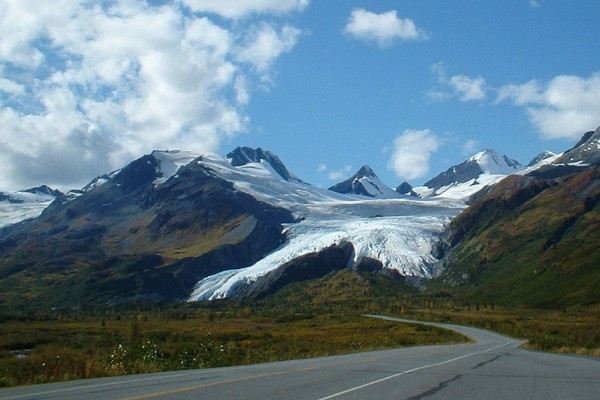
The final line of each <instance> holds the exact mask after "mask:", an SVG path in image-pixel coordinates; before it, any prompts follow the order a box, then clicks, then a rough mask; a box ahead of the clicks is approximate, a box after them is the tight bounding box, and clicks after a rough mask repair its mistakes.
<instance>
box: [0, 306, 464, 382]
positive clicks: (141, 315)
mask: <svg viewBox="0 0 600 400" xmlns="http://www.w3.org/2000/svg"><path fill="white" fill-rule="evenodd" d="M301 309H302V310H303V311H302V312H297V309H296V307H292V306H291V305H290V304H288V305H286V306H278V307H271V306H265V305H262V306H260V307H251V306H250V305H244V304H237V303H224V304H220V305H215V304H210V305H209V304H192V305H189V304H183V305H177V306H173V307H169V308H154V309H148V310H135V311H134V310H130V311H121V312H117V311H114V310H113V311H105V312H103V313H94V312H86V313H83V312H77V313H71V314H68V315H67V314H59V313H54V314H52V315H42V314H37V315H29V316H27V317H26V319H23V320H15V319H14V316H13V319H5V320H4V321H3V322H2V324H0V386H11V385H21V384H31V383H44V382H54V381H61V380H68V379H79V378H92V377H101V376H113V375H124V374H135V373H146V372H157V371H165V370H182V369H190V368H208V367H221V366H230V365H243V364H251V363H259V362H268V361H279V360H286V359H295V358H306V357H316V356H327V355H335V354H343V353H350V352H357V351H368V350H375V349H383V348H394V347H402V346H412V345H422V344H434V343H449V342H460V341H463V340H465V338H464V337H462V336H460V335H458V334H455V333H453V332H450V331H446V330H442V329H437V328H432V327H426V326H421V325H411V324H400V323H396V322H389V321H382V320H376V319H372V318H365V317H362V316H361V315H359V313H358V312H352V313H345V314H342V313H339V311H340V310H336V312H332V313H326V314H315V313H311V312H308V310H309V309H310V305H305V306H304V307H301ZM23 318H25V317H23Z"/></svg>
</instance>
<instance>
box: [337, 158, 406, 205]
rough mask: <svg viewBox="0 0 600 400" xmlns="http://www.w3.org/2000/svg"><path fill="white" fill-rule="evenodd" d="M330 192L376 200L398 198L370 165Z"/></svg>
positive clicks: (364, 166)
mask: <svg viewBox="0 0 600 400" xmlns="http://www.w3.org/2000/svg"><path fill="white" fill-rule="evenodd" d="M329 190H332V191H334V192H337V193H343V194H357V195H361V196H367V197H374V198H394V197H398V192H396V191H395V190H394V189H392V188H390V187H389V186H387V185H386V184H385V183H383V182H382V181H381V180H380V179H379V177H378V176H377V175H376V174H375V172H373V170H372V169H371V167H369V166H368V165H363V166H362V167H361V168H360V169H359V170H358V171H357V172H356V173H355V174H354V175H352V176H351V177H350V178H348V179H346V180H345V181H343V182H340V183H338V184H336V185H333V186H332V187H330V188H329Z"/></svg>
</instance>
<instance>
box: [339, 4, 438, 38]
mask: <svg viewBox="0 0 600 400" xmlns="http://www.w3.org/2000/svg"><path fill="white" fill-rule="evenodd" d="M344 32H345V33H347V34H348V35H350V36H353V37H355V38H357V39H359V40H363V41H366V42H374V43H376V44H377V45H378V46H380V47H387V46H390V45H391V44H392V43H393V42H394V41H396V40H407V41H408V40H423V39H427V34H426V33H425V32H424V31H423V30H421V29H419V28H417V26H416V25H415V23H414V22H413V21H412V20H411V19H410V18H401V17H399V16H398V13H397V12H396V11H395V10H392V11H388V12H384V13H381V14H377V13H374V12H371V11H367V10H365V9H363V8H355V9H354V10H352V12H351V14H350V17H349V18H348V22H347V24H346V27H345V28H344Z"/></svg>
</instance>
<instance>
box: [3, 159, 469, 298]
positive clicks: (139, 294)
mask: <svg viewBox="0 0 600 400" xmlns="http://www.w3.org/2000/svg"><path fill="white" fill-rule="evenodd" d="M269 154H270V153H268V152H264V151H261V150H260V149H256V150H254V151H248V149H239V150H237V151H236V150H234V151H233V152H232V153H230V157H222V156H219V155H217V154H211V153H205V154H195V153H192V152H185V151H175V150H170V151H154V152H152V153H151V154H148V155H145V156H143V157H141V158H140V159H138V160H135V161H133V162H132V163H130V164H129V165H127V166H125V167H123V168H121V169H119V170H117V171H115V172H113V173H111V174H107V175H105V176H103V177H101V178H100V179H95V180H94V181H93V183H92V184H90V185H88V186H87V187H86V188H84V189H85V190H81V191H80V192H79V193H78V194H77V195H76V196H66V197H65V198H63V200H62V201H58V202H54V203H52V204H51V205H50V206H48V207H47V208H46V209H45V210H44V212H43V213H42V214H41V215H40V216H39V217H38V218H36V219H34V220H31V221H25V222H22V223H19V224H15V225H11V226H9V227H6V228H4V229H2V230H0V259H2V260H3V263H2V265H1V266H0V293H2V300H3V301H2V305H3V306H4V307H16V308H18V307H25V306H28V307H49V306H57V307H62V306H67V307H72V306H75V305H78V304H81V305H88V304H99V305H103V304H114V303H119V302H131V301H135V302H139V301H161V300H188V299H189V300H201V299H217V298H223V297H241V296H246V295H252V296H258V295H261V294H264V293H269V292H270V291H272V290H273V288H276V287H278V285H282V284H285V283H287V282H290V281H297V280H302V279H307V278H310V277H315V276H321V275H323V274H327V273H328V272H329V271H331V268H334V269H337V268H340V267H354V268H356V269H367V270H380V271H393V273H395V274H397V275H402V276H405V277H407V278H409V279H417V280H418V279H422V278H430V277H432V276H433V275H434V274H435V271H434V270H433V264H434V262H435V259H434V258H433V256H432V255H431V249H432V246H433V244H434V243H435V241H436V238H437V237H438V236H439V234H440V232H441V231H442V230H443V228H444V226H445V225H446V224H447V223H448V222H449V221H450V219H451V218H452V217H453V216H454V215H456V214H457V213H458V212H459V211H460V210H461V209H462V208H463V207H464V206H463V204H462V203H460V202H454V201H448V200H428V201H424V200H420V199H409V198H406V197H404V198H400V196H399V195H397V194H396V196H397V197H398V198H394V199H381V200H375V199H371V198H368V197H360V196H354V195H345V194H340V193H336V192H332V191H329V190H325V189H321V188H317V187H314V186H311V185H309V184H306V183H304V182H302V181H300V180H298V179H295V178H294V177H293V175H292V174H289V175H287V176H288V177H289V178H290V179H289V180H288V179H285V175H286V174H285V172H284V171H287V169H284V168H285V166H284V165H283V163H281V165H278V164H279V163H278V162H277V160H278V158H276V156H274V155H272V154H270V155H269ZM271 163H273V164H275V167H274V166H273V165H272V164H271ZM234 164H235V165H234ZM282 173H283V175H282ZM390 190H391V189H390ZM336 248H343V249H344V250H343V252H342V253H341V254H342V257H341V258H340V257H339V256H335V257H337V258H335V259H336V260H338V261H337V262H336V263H330V262H329V261H331V260H333V259H334V258H331V257H333V256H331V255H330V253H331V254H334V253H336V251H337V250H335V249H336ZM332 252H333V253H332ZM315 260H322V261H320V262H321V264H318V263H317V264H315V265H321V267H315V268H305V267H304V266H306V265H308V264H311V265H312V264H314V263H315V262H316V261H315ZM328 260H329V261H328ZM40 277H43V279H40Z"/></svg>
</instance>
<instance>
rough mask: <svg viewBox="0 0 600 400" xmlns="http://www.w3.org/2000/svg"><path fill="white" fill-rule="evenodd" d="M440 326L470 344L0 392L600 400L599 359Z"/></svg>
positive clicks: (14, 395) (1, 394)
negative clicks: (529, 347)
mask: <svg viewBox="0 0 600 400" xmlns="http://www.w3.org/2000/svg"><path fill="white" fill-rule="evenodd" d="M383 318H385V317H383ZM388 319H391V320H396V319H393V318H388ZM398 321H402V320H398ZM433 325H438V326H442V324H433ZM443 326H444V327H447V328H448V327H449V328H451V329H454V330H456V331H458V332H461V333H463V334H465V335H467V336H470V337H471V338H473V340H474V341H475V343H471V344H459V345H445V346H427V347H411V348H404V349H397V350H384V351H375V352H368V353H359V354H351V355H346V356H337V357H324V358H315V359H310V360H298V361H286V362H279V363H269V364H259V365H252V366H244V367H232V368H215V369H204V370H193V371H181V372H169V373H159V374H148V375H138V376H127V377H120V378H105V379H91V380H86V381H73V382H66V383H58V384H49V385H37V386H29V387H19V388H12V389H4V390H0V399H6V400H8V399H36V400H42V399H64V400H68V399H85V400H95V399H102V400H105V399H128V400H134V399H135V400H142V399H178V400H181V399H193V400H198V399H260V400H270V399H310V400H326V399H382V400H383V399H394V400H398V399H407V400H420V399H426V400H430V399H432V400H434V399H461V400H464V399H477V400H480V399H485V400H494V399H543V400H550V399H561V400H563V399H596V400H597V399H600V360H599V359H596V358H588V357H574V356H563V355H556V354H546V353H537V352H530V351H526V350H523V349H519V348H518V346H519V345H520V344H521V343H522V342H520V341H518V340H515V339H511V338H507V337H505V336H501V335H498V334H496V333H492V332H487V331H483V330H480V329H475V328H469V327H461V326H455V325H443Z"/></svg>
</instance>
